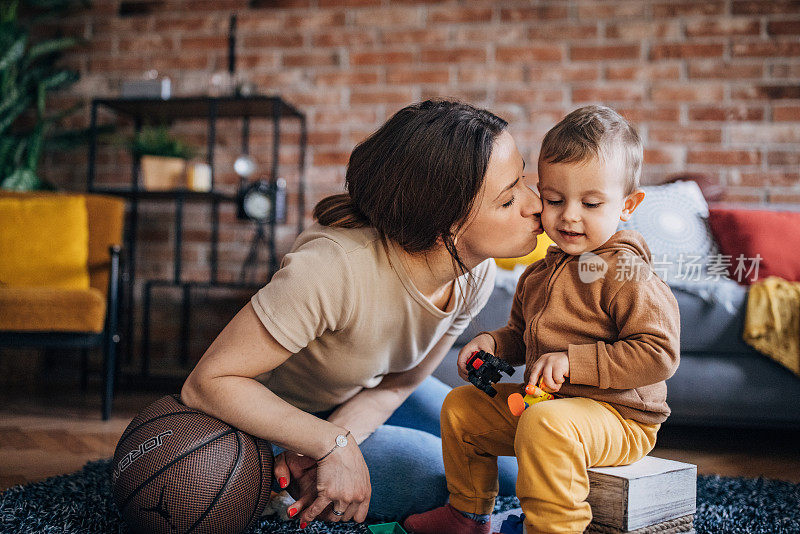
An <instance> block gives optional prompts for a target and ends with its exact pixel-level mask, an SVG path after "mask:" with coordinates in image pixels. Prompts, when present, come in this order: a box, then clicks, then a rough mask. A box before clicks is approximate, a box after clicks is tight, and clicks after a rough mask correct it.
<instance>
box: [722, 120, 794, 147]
mask: <svg viewBox="0 0 800 534" xmlns="http://www.w3.org/2000/svg"><path fill="white" fill-rule="evenodd" d="M728 137H729V138H730V142H731V143H742V144H752V143H764V144H783V143H800V128H797V127H796V126H795V125H793V124H787V123H777V124H747V123H744V124H741V123H740V124H733V125H731V126H729V127H728Z"/></svg>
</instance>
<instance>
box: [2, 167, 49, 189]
mask: <svg viewBox="0 0 800 534" xmlns="http://www.w3.org/2000/svg"><path fill="white" fill-rule="evenodd" d="M41 185H42V182H41V180H39V177H38V176H37V175H36V173H35V172H33V171H32V170H30V169H17V170H16V171H14V172H13V173H11V175H9V176H8V177H6V179H5V180H3V181H2V182H0V187H2V188H3V189H10V190H12V191H35V190H37V189H39V188H40V187H41Z"/></svg>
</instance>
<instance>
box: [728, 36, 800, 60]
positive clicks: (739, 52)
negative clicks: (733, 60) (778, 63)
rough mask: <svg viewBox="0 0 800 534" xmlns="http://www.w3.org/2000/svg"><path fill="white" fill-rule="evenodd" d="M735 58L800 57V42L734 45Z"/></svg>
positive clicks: (732, 49)
mask: <svg viewBox="0 0 800 534" xmlns="http://www.w3.org/2000/svg"><path fill="white" fill-rule="evenodd" d="M731 53H732V55H733V56H734V57H770V58H774V57H780V56H790V57H795V56H800V41H796V40H791V41H759V42H739V43H733V45H732V47H731Z"/></svg>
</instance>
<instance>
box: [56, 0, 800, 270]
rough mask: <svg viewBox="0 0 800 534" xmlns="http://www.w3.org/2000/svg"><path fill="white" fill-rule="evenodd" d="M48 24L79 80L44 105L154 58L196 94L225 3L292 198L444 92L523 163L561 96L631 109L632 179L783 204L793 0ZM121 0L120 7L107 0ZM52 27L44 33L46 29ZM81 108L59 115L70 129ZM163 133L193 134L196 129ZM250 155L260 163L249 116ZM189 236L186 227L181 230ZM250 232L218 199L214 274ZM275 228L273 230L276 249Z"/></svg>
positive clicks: (195, 252) (158, 244) (366, 9)
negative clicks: (289, 113)
mask: <svg viewBox="0 0 800 534" xmlns="http://www.w3.org/2000/svg"><path fill="white" fill-rule="evenodd" d="M94 4H95V7H94V8H92V9H91V10H90V11H87V12H82V13H80V14H76V15H75V16H72V17H69V18H67V19H64V20H63V22H62V23H60V25H59V27H58V28H55V30H62V31H66V32H69V33H70V34H77V35H81V36H83V37H85V38H86V39H87V40H88V44H87V46H85V47H84V48H83V49H81V50H80V51H78V52H75V53H73V54H71V55H70V56H69V58H68V63H69V64H70V65H72V66H73V67H75V68H77V69H79V70H80V71H81V73H82V79H81V81H80V82H79V84H78V85H76V86H75V87H74V89H73V90H72V92H71V95H69V96H63V97H61V99H60V101H61V103H68V102H73V101H76V100H80V99H88V98H90V97H92V96H97V95H116V94H117V90H118V86H119V82H120V81H121V80H125V79H135V78H140V77H142V76H143V75H144V74H145V72H146V71H147V70H149V69H157V70H158V71H159V72H160V73H161V74H162V75H166V76H169V77H170V78H171V79H172V81H173V88H174V90H173V93H174V94H177V95H189V94H198V93H203V92H205V91H206V90H208V88H209V86H210V84H211V79H212V76H213V74H214V73H217V72H223V71H225V69H226V65H227V63H226V61H227V60H226V44H227V39H226V33H227V26H228V16H229V14H230V13H232V12H237V13H238V21H239V24H238V26H239V43H240V47H239V67H240V71H241V75H242V76H243V77H244V78H246V79H247V80H249V81H252V82H254V83H255V84H256V85H257V86H258V88H259V90H260V91H261V92H263V93H267V94H279V95H281V96H282V97H284V98H285V99H286V100H288V101H289V102H291V103H293V104H294V105H296V106H297V107H298V108H299V109H301V110H302V111H304V112H305V113H306V114H307V116H308V120H309V153H308V160H307V161H308V171H307V178H308V182H309V188H308V189H309V194H308V202H307V204H308V207H311V206H312V205H313V203H314V202H315V201H316V200H318V199H319V198H321V197H322V196H324V195H327V194H329V193H332V192H336V191H339V190H340V188H341V184H342V181H343V177H344V172H345V167H344V165H345V163H346V161H347V158H348V154H349V152H350V151H351V150H352V148H353V146H354V145H355V143H357V142H358V141H359V140H360V139H362V138H363V137H364V136H365V135H367V134H368V133H369V132H371V131H372V130H374V129H375V128H376V127H378V126H379V125H380V124H381V123H382V122H383V121H384V120H385V119H386V118H387V117H388V116H389V115H390V114H391V113H393V112H394V111H396V110H397V109H399V108H400V107H402V106H403V105H405V104H407V103H410V102H412V101H416V100H420V99H424V98H427V97H432V96H451V97H457V98H460V99H465V100H467V101H470V102H472V103H475V104H477V105H480V106H485V107H487V108H489V109H491V110H493V111H495V112H497V113H498V114H500V115H501V116H503V117H504V118H506V119H507V120H509V122H510V123H511V130H512V133H513V134H514V135H515V137H516V139H517V143H518V145H519V146H520V149H521V152H522V153H523V155H524V156H525V157H526V159H527V160H529V161H534V160H535V159H536V155H537V151H538V147H539V143H540V141H541V138H542V136H543V135H544V132H545V131H546V130H547V129H548V128H549V127H551V126H552V125H553V124H554V122H555V121H556V120H558V119H559V118H560V117H561V116H563V115H564V114H565V113H566V112H568V111H570V110H571V109H573V108H575V107H577V106H579V105H582V104H587V103H596V102H602V103H605V104H608V105H611V106H614V107H616V108H617V109H618V110H620V111H621V112H622V113H623V114H624V115H625V116H627V117H628V118H629V119H631V120H632V121H634V122H635V123H636V124H637V125H638V127H639V129H640V131H641V133H642V136H643V139H644V141H645V145H646V154H645V156H646V157H645V160H646V165H645V171H644V176H645V183H656V182H659V181H660V180H662V179H664V178H665V177H666V176H667V175H669V174H671V173H675V172H682V171H697V172H702V173H706V174H708V175H709V176H710V177H711V178H712V180H713V181H715V182H716V183H718V184H720V185H722V186H724V191H725V200H727V201H731V202H748V203H752V202H756V203H761V202H763V203H795V204H800V38H799V36H800V4H798V2H796V1H794V0H747V1H744V0H706V1H695V0H647V1H643V0H607V1H606V0H604V1H597V2H593V1H582V0H551V1H543V2H521V1H498V2H489V1H477V2H466V1H461V2H437V1H435V0H428V1H419V2H416V1H413V0H405V1H401V2H389V1H387V0H284V1H282V0H261V1H259V0H256V1H255V2H254V3H253V5H254V6H258V7H252V6H251V4H250V2H248V0H214V1H211V0H198V1H190V0H183V1H182V0H163V1H153V2H138V4H141V5H143V6H144V7H145V8H147V9H150V11H149V12H146V13H144V14H140V15H134V16H126V17H121V16H120V15H119V8H120V2H119V0H116V1H103V2H100V1H96V2H94ZM123 4H125V6H127V7H130V6H131V5H133V6H134V7H136V5H137V2H123ZM53 29H54V28H47V30H53ZM87 117H88V111H87V112H84V113H83V114H82V115H79V116H78V117H76V118H75V120H74V121H73V122H74V123H75V124H76V125H85V124H86V122H87ZM176 128H177V131H179V132H180V133H182V134H184V135H185V136H187V138H189V139H194V140H195V141H196V142H197V144H198V145H200V146H204V143H205V141H204V131H203V130H202V127H201V125H198V124H185V125H180V126H178V127H176ZM238 133H239V130H238V127H237V126H236V125H235V124H233V123H231V124H230V125H229V126H228V127H225V128H220V150H219V152H218V153H217V171H218V180H220V181H221V183H222V186H221V187H222V188H223V189H226V190H228V191H233V190H234V189H235V183H236V177H235V175H234V174H233V173H232V171H231V170H230V169H231V166H232V161H233V159H234V158H235V157H236V155H237V153H238V146H239V142H240V141H239V137H238ZM296 139H297V130H296V129H292V128H287V130H286V135H285V141H287V143H286V144H285V145H284V147H285V148H284V150H283V151H282V152H281V164H282V174H283V175H285V176H286V177H287V179H288V180H289V181H290V184H293V183H295V182H296V172H295V171H294V170H293V169H294V165H295V163H296V161H297V150H296V148H295V147H293V146H292V144H293V143H292V142H293V141H296ZM252 142H253V151H254V154H256V159H257V161H258V163H259V164H260V165H262V166H263V167H262V168H268V165H269V157H268V155H269V153H270V152H269V148H268V147H269V142H270V134H269V127H268V126H267V125H264V126H257V125H254V132H253V139H252ZM100 163H101V169H100V170H101V175H104V176H105V179H106V180H108V181H114V180H120V179H125V178H120V176H121V175H122V174H124V172H122V173H121V172H120V169H123V170H124V169H127V168H128V167H127V166H128V165H129V162H128V161H127V159H126V156H125V154H124V152H122V151H119V150H114V149H104V150H103V151H101V157H100ZM44 168H45V173H46V175H47V176H48V177H50V178H51V179H52V180H53V181H55V182H57V183H59V184H61V185H64V186H66V187H70V188H81V187H83V186H84V184H85V173H86V164H85V156H84V155H83V154H68V155H55V154H51V155H49V156H48V158H47V161H46V162H45V165H44ZM147 210H148V218H147V222H146V224H145V226H144V228H142V232H143V234H142V240H143V242H144V244H145V245H144V252H145V253H146V255H144V256H143V257H142V260H141V265H142V267H143V270H144V271H145V272H147V273H148V275H164V274H165V272H168V271H169V266H168V261H169V257H170V243H169V241H170V239H171V230H170V229H169V222H170V220H171V219H170V218H171V207H170V206H168V205H164V204H159V205H152V206H149V207H148V208H147ZM192 210H193V211H192V216H191V217H189V218H187V220H188V221H189V223H188V224H187V232H189V236H190V239H191V238H193V239H194V241H195V242H194V243H190V245H189V247H188V248H187V251H186V260H187V262H188V265H187V272H188V274H189V275H190V276H195V277H198V278H202V277H203V276H204V275H205V274H204V273H206V272H207V256H208V250H207V245H206V244H205V243H204V241H205V239H206V237H207V221H206V220H205V219H206V217H207V209H206V208H204V207H203V206H195V207H193V208H192ZM192 232H193V233H192ZM250 232H251V229H250V228H249V227H248V226H247V225H242V224H241V223H237V222H236V221H235V218H234V215H233V211H232V209H230V208H229V207H226V208H225V212H224V214H223V228H222V237H223V239H224V240H225V241H226V242H227V243H226V245H225V249H224V251H223V255H222V257H221V262H222V263H221V267H222V275H223V278H225V277H227V278H229V279H230V278H235V277H236V275H237V273H238V266H239V265H240V264H241V261H242V259H243V258H244V256H245V255H246V252H247V240H248V239H249V235H250ZM291 238H292V228H291V227H286V228H284V229H282V232H281V249H282V250H285V248H286V247H288V245H289V244H290V243H291Z"/></svg>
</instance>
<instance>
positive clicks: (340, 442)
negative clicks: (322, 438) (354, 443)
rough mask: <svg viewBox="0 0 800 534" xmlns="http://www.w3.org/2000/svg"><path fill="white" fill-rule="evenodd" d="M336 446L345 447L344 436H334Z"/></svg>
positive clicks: (345, 440)
mask: <svg viewBox="0 0 800 534" xmlns="http://www.w3.org/2000/svg"><path fill="white" fill-rule="evenodd" d="M336 444H337V445H338V446H340V447H347V438H346V437H344V436H336Z"/></svg>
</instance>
